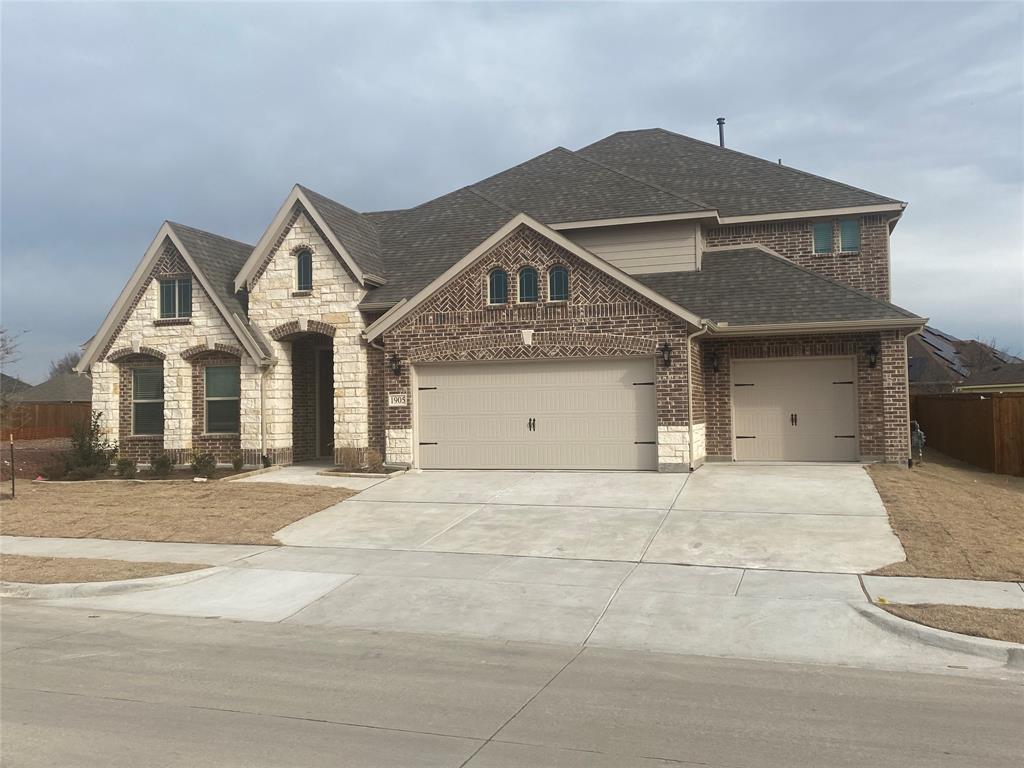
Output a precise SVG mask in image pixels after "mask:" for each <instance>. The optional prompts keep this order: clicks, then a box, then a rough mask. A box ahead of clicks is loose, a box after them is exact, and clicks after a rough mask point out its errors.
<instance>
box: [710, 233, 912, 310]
mask: <svg viewBox="0 0 1024 768" xmlns="http://www.w3.org/2000/svg"><path fill="white" fill-rule="evenodd" d="M744 250H751V251H757V252H758V253H761V254H763V255H765V256H769V257H771V258H773V259H776V260H778V261H780V262H782V263H783V264H786V265H787V266H789V267H792V268H793V269H795V270H798V271H800V272H804V273H805V274H808V275H811V276H813V277H816V278H817V279H819V280H822V281H824V282H826V283H831V284H832V285H836V286H839V287H840V288H844V289H846V290H847V291H850V292H851V293H856V294H858V295H860V296H862V297H864V298H865V299H868V300H869V301H872V302H874V303H875V304H878V305H879V306H882V307H887V308H889V309H895V310H897V311H899V312H902V313H903V314H904V315H906V316H907V317H920V315H915V314H914V313H913V312H911V311H910V310H909V309H904V308H903V307H901V306H898V305H896V304H893V303H892V302H891V301H882V300H881V299H877V298H875V297H874V296H872V295H871V294H870V293H868V292H867V291H862V290H861V289H860V288H854V287H853V286H852V285H847V284H846V283H840V282H839V281H838V280H833V279H832V278H831V277H825V275H823V274H821V273H819V272H815V271H814V270H813V269H808V268H807V267H805V266H803V265H802V264H797V263H796V262H795V261H791V260H790V259H787V258H786V257H785V256H783V255H782V254H781V253H776V252H775V251H773V250H772V249H771V248H768V247H767V246H764V245H760V244H756V243H751V244H750V245H747V246H742V247H735V248H722V249H720V250H716V249H705V251H704V253H703V254H701V258H704V257H706V256H708V255H709V254H710V255H712V256H713V255H714V254H716V253H739V252H741V251H744Z"/></svg>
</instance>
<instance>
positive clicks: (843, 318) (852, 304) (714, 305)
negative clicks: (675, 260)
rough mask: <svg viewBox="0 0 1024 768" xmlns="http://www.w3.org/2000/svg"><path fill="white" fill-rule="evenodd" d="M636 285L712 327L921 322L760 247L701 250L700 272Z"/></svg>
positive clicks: (651, 278) (661, 275)
mask: <svg viewBox="0 0 1024 768" xmlns="http://www.w3.org/2000/svg"><path fill="white" fill-rule="evenodd" d="M636 278H637V280H639V281H640V282H642V283H643V284H644V285H647V286H648V287H650V288H652V289H654V290H655V291H657V292H658V293H660V294H661V295H663V296H665V297H667V298H669V299H671V300H672V301H674V302H676V303H677V304H680V305H682V306H684V307H686V308H687V309H689V310H690V311H692V312H695V313H697V314H699V315H700V316H701V317H706V318H708V319H710V320H712V321H713V322H714V323H716V324H721V323H728V324H729V325H730V326H758V325H783V324H802V323H822V324H825V323H837V322H838V323H843V322H864V321H868V322H871V321H893V322H894V323H895V324H904V323H906V322H907V321H913V320H921V321H922V322H923V321H924V319H923V318H918V317H917V316H916V315H914V314H913V313H912V312H908V311H907V310H905V309H902V308H900V307H897V306H896V305H895V304H889V303H887V302H884V301H879V300H878V299H875V298H872V297H871V296H869V295H868V294H866V293H863V292H862V291H858V290H856V289H854V288H850V287H848V286H845V285H842V284H840V283H837V282H834V281H832V280H829V279H827V278H825V277H821V276H820V275H818V274H815V273H814V272H810V271H809V270H806V269H803V268H802V267H799V266H797V265H796V264H793V263H792V262H790V261H788V260H787V259H784V258H783V257H781V256H778V255H775V254H772V253H770V252H768V251H766V250H764V249H761V248H739V249H729V250H710V251H705V252H704V255H703V257H702V259H701V268H700V269H699V270H696V271H687V272H663V273H656V274H649V275H636Z"/></svg>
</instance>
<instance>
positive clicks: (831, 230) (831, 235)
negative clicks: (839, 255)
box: [811, 219, 836, 256]
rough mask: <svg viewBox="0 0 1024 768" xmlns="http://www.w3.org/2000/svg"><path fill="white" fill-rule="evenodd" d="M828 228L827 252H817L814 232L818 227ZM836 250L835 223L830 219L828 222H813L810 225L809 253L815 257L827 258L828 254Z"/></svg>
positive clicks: (816, 240)
mask: <svg viewBox="0 0 1024 768" xmlns="http://www.w3.org/2000/svg"><path fill="white" fill-rule="evenodd" d="M826 225H827V226H828V250H827V251H819V250H818V238H817V237H816V236H815V230H816V229H817V228H818V227H823V228H824V227H825V226H826ZM835 250H836V228H835V222H833V221H832V220H831V219H829V220H828V221H815V222H813V223H812V224H811V253H813V254H814V255H815V256H827V255H828V254H830V253H835Z"/></svg>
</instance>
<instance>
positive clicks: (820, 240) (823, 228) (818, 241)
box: [814, 221, 832, 253]
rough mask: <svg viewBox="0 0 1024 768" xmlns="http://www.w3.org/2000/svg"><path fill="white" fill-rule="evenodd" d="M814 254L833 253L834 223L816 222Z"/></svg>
mask: <svg viewBox="0 0 1024 768" xmlns="http://www.w3.org/2000/svg"><path fill="white" fill-rule="evenodd" d="M814 252H815V253H832V222H831V221H816V222H814Z"/></svg>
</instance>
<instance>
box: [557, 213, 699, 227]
mask: <svg viewBox="0 0 1024 768" xmlns="http://www.w3.org/2000/svg"><path fill="white" fill-rule="evenodd" d="M687 219H718V211H715V210H708V211H693V212H690V213H662V214H657V215H652V216H622V217H619V218H614V219H590V220H587V221H561V222H558V223H557V224H548V226H549V227H551V229H554V230H558V231H562V230H566V229H585V228H587V227H617V226H621V225H624V224H651V223H655V222H659V221H685V220H687Z"/></svg>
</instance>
